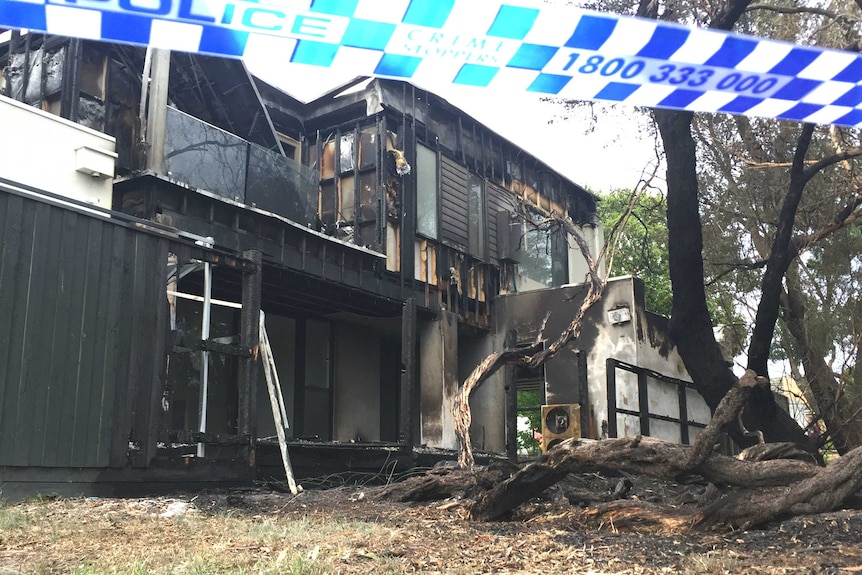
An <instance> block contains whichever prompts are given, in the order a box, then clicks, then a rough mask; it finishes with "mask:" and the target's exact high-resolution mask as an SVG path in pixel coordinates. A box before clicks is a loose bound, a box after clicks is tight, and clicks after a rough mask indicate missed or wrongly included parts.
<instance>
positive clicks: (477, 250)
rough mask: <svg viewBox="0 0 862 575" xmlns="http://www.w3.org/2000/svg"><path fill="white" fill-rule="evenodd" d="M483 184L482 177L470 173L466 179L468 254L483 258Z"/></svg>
mask: <svg viewBox="0 0 862 575" xmlns="http://www.w3.org/2000/svg"><path fill="white" fill-rule="evenodd" d="M485 213H486V212H485V185H484V182H483V181H482V178H480V177H479V176H477V175H476V174H470V177H469V178H468V179H467V223H468V232H469V240H470V255H471V256H473V257H474V258H477V259H480V260H483V259H485Z"/></svg>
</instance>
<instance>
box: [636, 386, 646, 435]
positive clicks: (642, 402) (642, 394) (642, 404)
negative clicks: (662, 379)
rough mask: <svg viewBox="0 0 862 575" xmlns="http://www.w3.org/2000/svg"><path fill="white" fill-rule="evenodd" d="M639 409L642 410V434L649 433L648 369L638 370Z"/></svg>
mask: <svg viewBox="0 0 862 575" xmlns="http://www.w3.org/2000/svg"><path fill="white" fill-rule="evenodd" d="M637 376H638V410H639V411H640V423H641V435H649V383H648V381H647V374H646V371H638V372H637Z"/></svg>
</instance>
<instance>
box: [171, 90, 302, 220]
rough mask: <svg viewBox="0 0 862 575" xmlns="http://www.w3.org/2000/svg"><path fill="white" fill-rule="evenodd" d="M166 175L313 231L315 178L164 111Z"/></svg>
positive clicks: (226, 135)
mask: <svg viewBox="0 0 862 575" xmlns="http://www.w3.org/2000/svg"><path fill="white" fill-rule="evenodd" d="M165 134H166V135H165V160H164V167H165V172H166V175H167V176H169V177H170V178H171V179H173V180H176V181H179V182H182V183H183V184H186V185H188V186H190V187H193V188H197V189H200V190H206V191H208V192H211V193H213V194H216V195H218V196H221V197H223V198H228V199H230V200H233V201H235V202H239V203H241V204H246V205H249V206H254V207H257V208H259V209H261V210H265V211H268V212H272V213H274V214H278V215H280V216H282V217H285V218H287V219H289V220H291V221H294V222H296V223H298V224H301V225H304V226H308V227H314V225H315V221H316V219H317V190H318V185H319V184H318V177H317V174H316V173H315V172H314V171H313V170H311V169H310V168H308V167H307V166H303V165H302V164H299V163H297V162H294V161H293V160H291V159H288V158H286V157H284V156H282V155H281V154H278V153H277V152H273V151H271V150H267V149H266V148H263V147H261V146H258V145H257V144H252V143H251V142H248V141H246V140H244V139H242V138H240V137H239V136H236V135H234V134H231V133H230V132H226V131H225V130H222V129H220V128H217V127H215V126H212V125H210V124H207V123H206V122H202V121H201V120H198V119H197V118H195V117H193V116H190V115H188V114H186V113H184V112H181V111H179V110H177V109H176V108H171V107H168V108H167V120H166V130H165Z"/></svg>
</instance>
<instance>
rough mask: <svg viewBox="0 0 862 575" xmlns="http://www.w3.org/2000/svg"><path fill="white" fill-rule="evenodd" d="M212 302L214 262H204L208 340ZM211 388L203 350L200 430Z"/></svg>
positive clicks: (204, 422) (205, 334)
mask: <svg viewBox="0 0 862 575" xmlns="http://www.w3.org/2000/svg"><path fill="white" fill-rule="evenodd" d="M211 304H212V264H210V263H209V262H205V263H204V310H203V319H202V320H201V339H202V340H203V341H206V340H208V339H209V338H210V306H211ZM208 390H209V352H208V351H206V350H204V351H201V401H200V419H199V421H200V426H199V428H198V431H200V432H201V433H206V430H207V393H208ZM204 455H205V451H204V444H203V442H200V443H198V457H204Z"/></svg>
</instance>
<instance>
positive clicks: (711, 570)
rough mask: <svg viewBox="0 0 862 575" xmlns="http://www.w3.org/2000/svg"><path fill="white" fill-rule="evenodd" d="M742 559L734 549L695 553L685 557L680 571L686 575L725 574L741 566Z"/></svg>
mask: <svg viewBox="0 0 862 575" xmlns="http://www.w3.org/2000/svg"><path fill="white" fill-rule="evenodd" d="M740 567H741V566H740V561H739V559H738V558H737V556H736V553H734V552H732V551H710V552H707V553H695V554H692V555H689V556H688V557H686V558H685V560H684V561H683V563H682V569H681V570H680V573H683V574H684V575H695V574H697V575H724V574H725V573H732V572H735V571H736V570H737V569H738V568H740Z"/></svg>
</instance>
